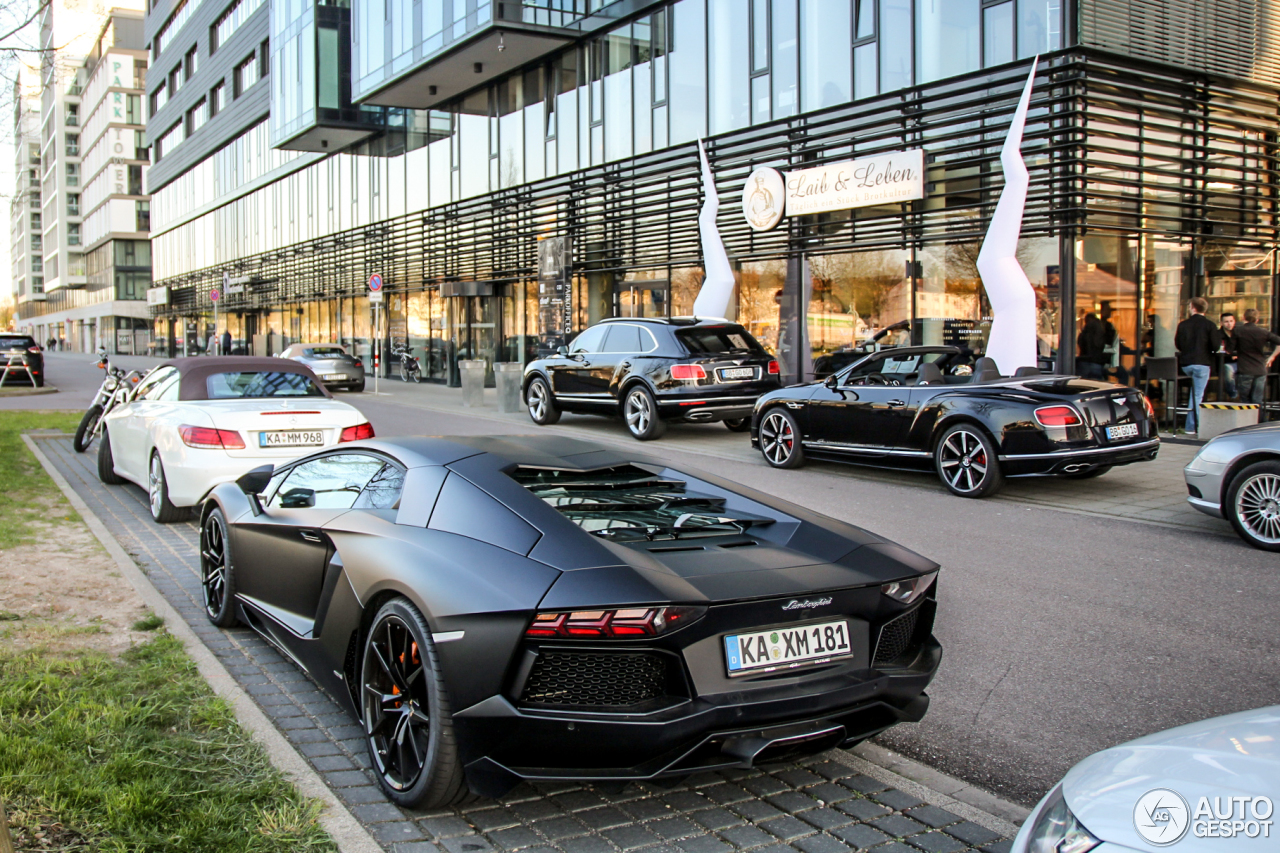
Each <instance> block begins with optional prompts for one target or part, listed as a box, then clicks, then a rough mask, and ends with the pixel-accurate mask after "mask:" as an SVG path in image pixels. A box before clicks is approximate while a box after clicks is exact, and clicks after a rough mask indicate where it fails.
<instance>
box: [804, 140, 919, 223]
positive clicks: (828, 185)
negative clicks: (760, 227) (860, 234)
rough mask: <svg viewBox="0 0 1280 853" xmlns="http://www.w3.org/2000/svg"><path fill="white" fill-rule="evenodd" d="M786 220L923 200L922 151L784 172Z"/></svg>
mask: <svg viewBox="0 0 1280 853" xmlns="http://www.w3.org/2000/svg"><path fill="white" fill-rule="evenodd" d="M786 180H787V216H804V215H806V214H810V213H826V212H827V211H831V210H849V209H850V208H854V207H871V206H873V205H878V204H900V203H902V202H906V201H913V200H915V199H920V198H924V150H923V149H920V148H915V149H912V150H910V151H895V152H892V153H890V154H879V155H877V156H875V157H866V158H864V159H861V160H851V161H846V162H844V163H829V164H827V165H825V166H818V167H815V168H813V169H802V170H800V171H798V172H787V174H786Z"/></svg>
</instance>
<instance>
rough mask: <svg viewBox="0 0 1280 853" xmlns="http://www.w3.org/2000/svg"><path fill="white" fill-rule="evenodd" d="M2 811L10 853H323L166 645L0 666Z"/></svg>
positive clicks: (323, 842) (306, 823) (258, 755)
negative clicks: (9, 825)
mask: <svg viewBox="0 0 1280 853" xmlns="http://www.w3.org/2000/svg"><path fill="white" fill-rule="evenodd" d="M0 798H2V799H4V800H5V802H6V803H8V804H9V810H10V820H11V821H13V823H14V824H15V826H14V829H15V834H16V835H17V839H16V840H17V842H18V848H19V849H22V847H23V846H24V841H25V842H27V843H28V844H30V845H31V846H32V848H33V849H41V850H44V849H61V850H67V851H72V850H101V851H113V852H114V851H120V853H124V851H130V853H150V851H156V852H157V853H159V851H170V853H187V851H191V853H194V852H195V851H219V853H238V851H245V853H249V851H255V852H256V851H264V852H265V851H282V850H288V851H330V850H333V849H335V848H334V846H333V843H332V841H331V840H330V839H329V837H328V836H327V835H326V834H325V833H324V831H323V830H322V829H321V828H320V827H319V825H318V824H317V822H316V816H317V807H316V806H315V805H314V804H310V803H308V801H306V800H305V799H303V798H302V797H301V796H300V795H298V794H297V793H296V792H295V791H294V789H293V786H292V785H290V784H289V783H288V781H287V780H286V779H285V778H284V777H283V776H282V775H281V774H280V773H279V772H278V771H277V770H276V769H275V768H274V767H272V766H271V764H270V762H269V761H268V760H267V756H266V754H265V753H264V752H263V750H262V749H261V747H260V746H258V745H257V744H256V743H254V742H253V740H252V739H251V738H250V737H249V735H248V734H247V733H246V732H245V731H244V730H243V729H241V728H240V726H239V725H238V724H237V723H236V721H235V717H234V715H233V713H232V711H231V709H230V707H229V706H228V705H227V704H226V703H225V702H223V701H222V700H221V699H219V698H217V697H216V696H215V695H214V694H213V692H212V691H211V690H210V689H209V687H208V685H206V684H205V683H204V681H203V680H202V679H201V678H200V675H199V673H198V672H197V671H196V669H195V667H194V666H193V665H192V664H191V662H190V661H189V660H188V659H187V657H186V655H185V653H184V652H183V649H182V645H181V643H179V642H178V641H177V640H176V639H174V638H173V637H172V636H170V635H169V634H161V635H160V636H158V637H157V638H156V639H154V640H152V641H150V642H148V643H146V644H144V645H141V646H137V647H135V648H133V649H132V650H130V651H128V652H126V653H125V655H124V656H123V657H122V658H121V659H119V660H113V659H111V658H110V657H108V656H107V655H105V654H96V653H85V654H81V655H77V656H74V657H65V656H64V657H57V656H51V655H49V654H47V653H41V652H38V651H28V652H25V653H21V654H4V653H0ZM37 833H42V835H43V837H42V838H40V839H37V838H36V834H37ZM42 842H43V843H42ZM51 843H54V844H56V846H51Z"/></svg>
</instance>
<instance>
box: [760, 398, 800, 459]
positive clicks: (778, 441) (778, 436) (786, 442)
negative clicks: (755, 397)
mask: <svg viewBox="0 0 1280 853" xmlns="http://www.w3.org/2000/svg"><path fill="white" fill-rule="evenodd" d="M760 452H761V453H762V454H764V461H765V462H768V463H769V464H770V465H772V466H773V467H774V468H799V467H800V466H801V465H803V464H804V447H803V446H802V445H801V444H800V425H799V424H797V423H796V419H795V418H794V417H792V415H791V413H790V412H788V411H787V410H786V409H772V410H770V411H769V412H768V413H767V414H766V415H765V416H764V420H762V421H761V422H760Z"/></svg>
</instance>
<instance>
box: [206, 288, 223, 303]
mask: <svg viewBox="0 0 1280 853" xmlns="http://www.w3.org/2000/svg"><path fill="white" fill-rule="evenodd" d="M221 297H222V294H221V293H219V292H218V288H216V287H215V288H214V289H213V290H210V291H209V301H210V302H217V301H218V300H219V299H220V298H221Z"/></svg>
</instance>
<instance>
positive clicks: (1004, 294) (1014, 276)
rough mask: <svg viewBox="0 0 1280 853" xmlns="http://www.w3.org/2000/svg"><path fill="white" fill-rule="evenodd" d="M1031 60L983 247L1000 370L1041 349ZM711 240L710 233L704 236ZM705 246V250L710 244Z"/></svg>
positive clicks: (991, 350)
mask: <svg viewBox="0 0 1280 853" xmlns="http://www.w3.org/2000/svg"><path fill="white" fill-rule="evenodd" d="M1039 61H1040V58H1039V57H1036V58H1035V59H1034V60H1033V61H1032V63H1031V73H1030V74H1028V75H1027V85H1026V86H1025V87H1024V88H1023V90H1022V99H1021V100H1020V101H1019V102H1018V109H1017V111H1015V112H1014V114H1013V123H1012V124H1011V125H1009V135H1008V136H1007V137H1006V138H1005V141H1004V148H1003V149H1002V150H1001V151H1000V166H1001V169H1002V170H1003V171H1004V189H1003V190H1002V191H1001V192H1000V201H999V202H997V203H996V211H995V213H994V214H993V215H992V217H991V225H990V227H988V228H987V236H986V239H985V240H983V241H982V250H981V251H980V252H978V273H979V274H980V275H981V276H982V286H983V287H985V288H986V290H987V298H988V299H990V300H991V314H992V318H991V336H990V338H989V339H988V341H987V352H986V356H987V357H988V358H990V359H992V360H994V361H995V363H996V366H997V367H998V368H999V369H1000V372H1001V373H1003V374H1006V375H1009V374H1012V373H1013V372H1014V371H1015V370H1017V369H1018V368H1019V367H1035V366H1036V363H1037V359H1036V356H1037V349H1036V292H1035V290H1033V289H1032V287H1031V282H1030V281H1029V280H1028V279H1027V274H1026V272H1024V271H1023V269H1022V267H1021V265H1019V264H1018V258H1017V250H1018V235H1019V234H1020V233H1021V231H1022V212H1023V209H1024V208H1025V207H1026V204H1027V187H1028V185H1029V184H1030V182H1031V181H1030V177H1029V175H1028V174H1027V166H1026V164H1025V163H1023V162H1022V151H1021V148H1022V130H1023V127H1024V126H1025V125H1026V123H1027V108H1028V106H1029V105H1030V103H1031V86H1032V84H1033V83H1034V82H1035V79H1036V65H1038V64H1039ZM704 240H705V238H704ZM704 251H705V250H704Z"/></svg>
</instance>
